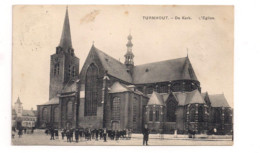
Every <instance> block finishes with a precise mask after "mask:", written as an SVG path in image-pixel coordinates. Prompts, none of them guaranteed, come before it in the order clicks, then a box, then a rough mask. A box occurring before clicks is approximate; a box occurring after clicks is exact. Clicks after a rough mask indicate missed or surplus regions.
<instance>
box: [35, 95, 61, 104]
mask: <svg viewBox="0 0 260 153" xmlns="http://www.w3.org/2000/svg"><path fill="white" fill-rule="evenodd" d="M59 103H60V100H59V97H57V96H55V97H53V98H52V99H51V100H49V101H48V102H46V103H43V104H40V105H53V104H59Z"/></svg>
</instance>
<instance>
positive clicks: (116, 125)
mask: <svg viewBox="0 0 260 153" xmlns="http://www.w3.org/2000/svg"><path fill="white" fill-rule="evenodd" d="M119 129H120V123H119V121H112V130H119Z"/></svg>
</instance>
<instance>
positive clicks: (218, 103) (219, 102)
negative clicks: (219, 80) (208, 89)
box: [209, 94, 230, 107]
mask: <svg viewBox="0 0 260 153" xmlns="http://www.w3.org/2000/svg"><path fill="white" fill-rule="evenodd" d="M209 100H210V102H211V106H212V107H230V106H229V104H228V102H227V100H226V98H225V96H224V94H216V95H209Z"/></svg>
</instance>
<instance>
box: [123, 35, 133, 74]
mask: <svg viewBox="0 0 260 153" xmlns="http://www.w3.org/2000/svg"><path fill="white" fill-rule="evenodd" d="M132 38H133V37H132V35H131V34H129V35H128V37H127V39H128V42H127V44H126V47H127V52H126V54H125V65H126V67H127V69H128V71H129V72H130V73H131V74H132V72H133V67H134V54H133V52H132V47H133V43H132Z"/></svg>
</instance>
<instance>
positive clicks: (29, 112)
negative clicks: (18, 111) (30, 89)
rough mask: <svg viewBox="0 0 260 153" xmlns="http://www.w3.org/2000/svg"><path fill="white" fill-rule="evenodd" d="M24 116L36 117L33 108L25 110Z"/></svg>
mask: <svg viewBox="0 0 260 153" xmlns="http://www.w3.org/2000/svg"><path fill="white" fill-rule="evenodd" d="M22 116H31V117H36V116H35V114H34V112H33V111H32V110H23V113H22Z"/></svg>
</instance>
